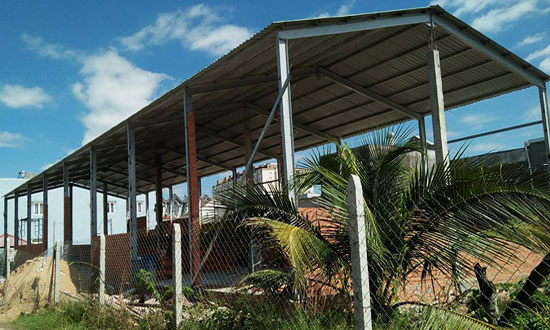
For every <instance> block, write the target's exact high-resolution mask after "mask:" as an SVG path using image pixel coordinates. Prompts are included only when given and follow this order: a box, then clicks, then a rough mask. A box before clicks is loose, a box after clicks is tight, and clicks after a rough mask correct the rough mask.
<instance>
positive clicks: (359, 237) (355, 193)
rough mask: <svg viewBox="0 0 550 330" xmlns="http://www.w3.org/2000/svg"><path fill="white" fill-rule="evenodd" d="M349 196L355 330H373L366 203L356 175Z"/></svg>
mask: <svg viewBox="0 0 550 330" xmlns="http://www.w3.org/2000/svg"><path fill="white" fill-rule="evenodd" d="M347 198H348V214H349V239H350V245H351V277H352V280H353V303H354V309H355V313H354V314H355V330H372V319H371V306H370V288H369V267H368V263H367V235H366V233H365V205H364V202H363V188H362V187H361V180H359V177H358V176H356V175H351V176H350V179H349V183H348V189H347Z"/></svg>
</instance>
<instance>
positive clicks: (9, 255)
mask: <svg viewBox="0 0 550 330" xmlns="http://www.w3.org/2000/svg"><path fill="white" fill-rule="evenodd" d="M4 248H5V249H6V281H7V280H9V279H10V272H11V269H10V267H11V264H10V258H11V248H10V243H9V238H8V245H5V246H4Z"/></svg>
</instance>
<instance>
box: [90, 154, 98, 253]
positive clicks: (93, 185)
mask: <svg viewBox="0 0 550 330" xmlns="http://www.w3.org/2000/svg"><path fill="white" fill-rule="evenodd" d="M96 235H97V159H96V150H95V148H94V147H93V146H92V147H90V243H91V242H92V240H93V237H94V236H96Z"/></svg>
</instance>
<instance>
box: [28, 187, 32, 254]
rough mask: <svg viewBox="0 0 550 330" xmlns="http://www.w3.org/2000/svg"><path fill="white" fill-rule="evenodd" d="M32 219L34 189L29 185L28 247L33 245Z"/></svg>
mask: <svg viewBox="0 0 550 330" xmlns="http://www.w3.org/2000/svg"><path fill="white" fill-rule="evenodd" d="M31 219H32V187H31V185H30V184H29V185H27V246H29V245H31V244H32V235H31V229H32V225H31V222H32V221H31Z"/></svg>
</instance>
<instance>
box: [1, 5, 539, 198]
mask: <svg viewBox="0 0 550 330" xmlns="http://www.w3.org/2000/svg"><path fill="white" fill-rule="evenodd" d="M415 15H431V16H430V17H432V19H433V18H437V20H436V22H437V25H436V27H435V30H434V32H435V39H436V44H437V48H438V50H439V51H440V58H441V68H442V78H443V88H444V94H445V105H446V109H451V108H454V107H458V106H462V105H466V104H469V103H472V102H476V101H479V100H483V99H486V98H491V97H495V96H498V95H500V94H503V93H508V92H511V91H515V90H519V89H522V88H526V87H529V86H532V85H533V83H532V81H529V80H527V79H526V78H525V73H526V74H527V75H531V76H534V77H536V79H539V80H540V81H544V82H545V81H548V75H546V74H545V73H543V72H542V71H540V70H538V69H537V68H535V67H534V66H532V65H530V64H529V63H527V62H526V61H524V60H523V59H521V58H520V57H518V56H516V55H514V54H513V53H512V52H510V51H509V50H507V49H505V48H504V47H502V46H500V45H499V44H497V43H495V42H494V41H492V40H490V39H489V38H487V37H486V36H484V35H483V34H481V33H479V32H478V31H476V30H474V29H473V28H471V27H469V26H468V25H467V24H465V23H464V22H462V21H460V20H459V19H457V18H455V17H454V16H452V15H451V14H449V13H447V12H446V11H444V10H443V9H442V8H440V7H438V6H432V7H427V8H417V9H409V10H400V11H389V12H380V13H371V14H360V15H353V16H342V17H328V18H317V19H306V20H298V21H281V22H275V23H272V24H270V25H269V26H267V27H266V28H264V29H263V30H261V31H260V32H258V33H257V34H256V35H254V36H253V37H251V38H250V39H249V40H247V41H245V42H244V43H242V44H241V45H240V46H238V47H236V48H235V49H233V50H232V51H230V52H229V53H228V54H226V55H224V56H222V57H221V58H219V59H218V60H217V61H215V62H214V63H212V64H211V65H210V66H208V67H206V68H204V69H203V70H201V71H199V72H198V73H197V74H195V75H194V76H192V77H191V78H189V79H188V80H186V81H184V82H183V83H182V84H180V85H179V86H177V87H176V88H174V89H172V90H171V91H169V92H168V93H166V94H164V95H163V96H161V97H160V98H158V99H157V100H155V101H154V102H152V103H151V104H149V105H148V106H146V107H145V108H144V109H141V110H140V111H138V112H137V113H135V114H134V115H132V116H130V117H129V118H128V119H126V120H124V121H123V122H121V123H119V124H118V125H116V126H114V127H113V128H112V129H110V130H109V131H107V132H105V133H104V134H102V135H101V136H99V137H97V138H96V139H94V140H93V141H92V142H90V143H88V144H86V145H84V146H82V147H81V148H79V149H78V150H76V151H75V152H73V153H71V154H70V155H69V156H67V157H66V158H65V159H63V160H62V161H60V162H58V163H57V164H55V165H53V166H52V167H50V168H49V169H47V170H46V171H44V172H43V173H41V174H39V175H37V177H35V178H34V179H32V180H30V181H29V182H28V184H30V185H31V186H32V189H33V191H40V190H41V189H42V187H41V186H40V182H41V177H42V176H44V175H47V176H48V179H49V180H48V182H49V186H50V188H55V187H60V186H62V185H63V175H62V168H63V163H65V164H66V165H67V166H68V167H69V170H70V180H71V182H73V183H75V184H76V185H79V186H87V185H88V183H89V178H88V172H89V164H88V155H89V148H90V147H91V146H94V147H95V148H96V149H97V177H98V181H99V182H106V183H107V184H108V189H109V192H111V193H113V194H117V195H125V194H126V193H127V187H128V179H127V175H126V173H127V155H126V125H128V124H132V125H135V126H136V127H137V128H136V160H137V168H136V170H137V174H138V175H137V176H138V178H137V190H138V192H146V191H151V190H153V189H154V178H155V153H157V152H160V153H162V161H163V178H162V179H163V184H164V185H165V186H167V185H173V184H177V183H181V182H184V181H185V144H184V128H183V104H182V97H183V92H184V90H185V88H189V89H190V90H192V91H195V92H203V91H205V90H206V89H209V88H216V89H219V90H217V91H211V92H205V93H198V94H196V95H194V97H193V106H194V109H195V110H194V111H195V114H196V133H197V154H198V159H199V164H198V173H199V176H206V175H211V174H215V173H219V172H222V171H226V170H227V169H230V168H235V167H239V166H243V165H244V164H245V162H246V160H245V159H244V151H243V148H242V145H243V143H242V139H243V129H244V125H243V123H244V122H245V121H246V120H247V118H248V120H249V123H250V127H251V134H252V138H253V140H255V139H256V138H257V137H258V135H259V133H260V131H261V129H262V127H263V125H264V123H265V120H266V118H267V115H266V113H268V112H269V110H270V109H271V107H272V104H273V102H274V100H275V98H276V96H277V93H278V83H277V60H276V49H275V41H276V38H277V35H278V33H279V32H280V31H289V30H293V29H306V28H312V27H330V26H340V25H344V24H355V23H361V22H377V21H380V20H384V19H388V18H398V17H414V16H415ZM430 28H431V27H430V26H429V25H428V24H425V23H420V24H409V25H398V26H392V25H391V24H390V25H386V26H384V27H383V28H378V29H371V30H368V31H355V32H349V33H339V34H333V35H325V36H316V37H307V38H302V39H292V40H290V42H289V43H290V44H289V49H290V51H289V52H290V53H289V55H290V64H291V74H292V81H291V88H292V107H293V117H294V119H293V120H294V125H295V149H296V150H297V151H298V150H303V149H307V148H310V147H313V146H316V145H320V144H323V143H325V142H326V139H325V138H323V137H322V136H319V134H312V133H311V131H314V132H321V133H322V134H327V135H330V136H340V137H348V136H352V135H355V134H358V133H362V132H365V131H367V130H371V129H374V128H378V127H381V126H386V125H390V124H394V123H397V122H402V121H406V120H409V119H410V118H409V117H407V116H405V115H403V114H402V113H400V112H397V111H395V110H392V109H391V108H389V107H388V106H384V105H382V104H380V103H377V102H375V101H373V100H371V99H369V98H366V97H365V96H363V95H360V94H358V93H356V92H354V91H352V90H350V89H349V88H346V87H343V86H341V85H340V84H338V83H336V82H334V81H332V80H329V79H326V77H324V76H323V75H322V74H319V70H320V68H322V69H326V70H330V71H331V72H333V73H334V74H336V75H338V76H340V77H343V78H345V79H348V80H350V81H352V82H353V83H355V84H357V85H359V86H361V87H363V88H366V89H368V90H370V91H373V92H375V93H377V94H379V95H382V96H384V97H386V98H388V99H390V100H391V101H393V102H396V103H398V104H399V105H403V106H406V107H408V108H410V109H412V110H414V111H415V112H417V113H419V114H422V115H427V114H429V113H430V107H429V93H428V75H427V56H426V55H427V50H428V33H429V30H430ZM457 31H458V32H457ZM459 34H460V35H459ZM465 38H470V39H472V40H474V41H475V42H476V43H480V44H481V45H482V46H481V48H479V47H477V48H476V47H473V46H472V45H471V44H468V43H467V42H466V41H465ZM490 54H496V55H495V56H490ZM496 57H498V58H501V59H503V61H508V62H509V63H512V65H514V66H517V67H519V68H520V71H522V70H523V71H522V72H518V71H511V70H510V69H509V67H507V66H505V65H503V64H502V63H501V61H498V60H497V59H496ZM228 86H233V87H232V88H224V87H228ZM307 128H309V129H310V130H308V129H307ZM279 131H280V130H279V127H278V125H277V123H276V121H274V122H273V123H272V125H271V127H270V128H269V129H268V131H267V132H266V135H265V138H264V141H263V143H262V146H261V148H260V151H259V152H258V154H257V156H256V160H263V159H268V158H272V157H273V156H276V155H277V154H278V153H279V149H280V140H279ZM98 189H99V190H100V191H101V189H102V187H98ZM15 191H17V192H19V193H21V194H25V193H26V184H25V185H22V186H20V187H18V188H16V189H14V191H12V192H10V193H9V194H8V196H10V197H11V196H13V195H14V192H15Z"/></svg>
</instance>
